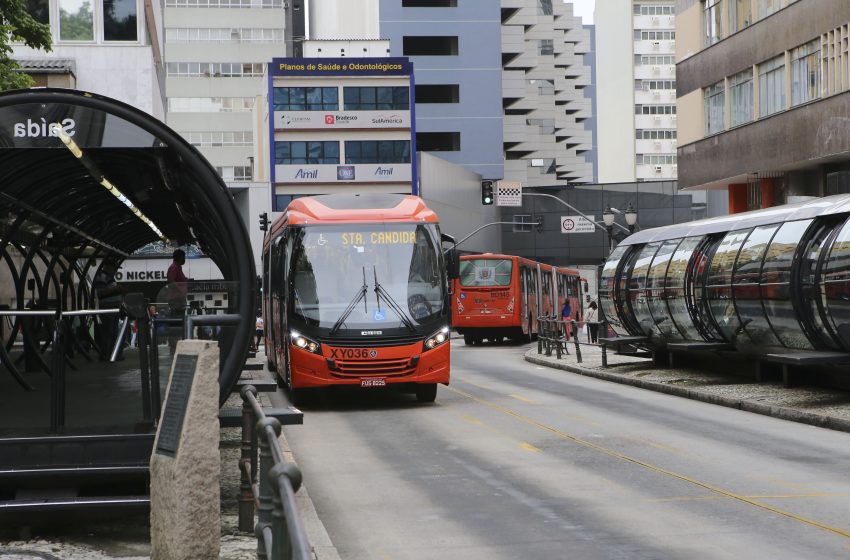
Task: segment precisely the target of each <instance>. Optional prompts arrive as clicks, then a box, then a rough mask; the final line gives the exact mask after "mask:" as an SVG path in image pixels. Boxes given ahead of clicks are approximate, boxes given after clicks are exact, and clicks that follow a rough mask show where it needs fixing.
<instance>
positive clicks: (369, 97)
mask: <svg viewBox="0 0 850 560" xmlns="http://www.w3.org/2000/svg"><path fill="white" fill-rule="evenodd" d="M342 95H343V101H344V106H345V110H346V111H379V110H387V111H407V110H409V109H410V88H409V87H404V86H397V87H389V86H388V87H347V88H343V94H342Z"/></svg>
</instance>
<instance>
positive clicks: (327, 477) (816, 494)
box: [285, 341, 850, 560]
mask: <svg viewBox="0 0 850 560" xmlns="http://www.w3.org/2000/svg"><path fill="white" fill-rule="evenodd" d="M453 345H454V346H453V348H452V367H453V369H452V383H451V386H450V387H442V386H441V387H440V390H439V392H438V394H437V402H436V404H433V405H420V404H417V403H416V401H415V398H414V397H413V395H406V394H399V393H395V392H392V391H387V390H382V389H373V390H355V391H341V392H338V393H331V394H319V395H314V396H312V397H311V398H309V399H308V400H307V402H306V403H305V404H304V405H303V406H302V407H301V408H302V409H303V410H304V414H305V417H304V425H301V426H289V427H286V428H285V433H286V437H287V440H288V441H289V444H290V446H291V448H292V451H293V453H294V456H295V459H296V460H297V461H298V463H299V465H300V467H301V469H302V472H303V473H304V478H305V484H306V486H307V488H308V490H309V493H310V495H311V497H312V500H313V503H314V504H315V507H316V510H317V511H318V514H319V517H320V518H321V520H322V521H323V523H324V525H325V527H326V529H327V531H328V534H329V535H330V538H331V540H332V541H333V543H334V545H335V546H336V548H337V550H338V551H339V554H340V556H341V557H342V558H344V559H346V560H359V559H378V560H400V559H441V560H445V559H464V560H476V559H488V560H492V559H502V558H505V559H508V558H510V559H516V558H521V559H538V558H539V559H558V558H569V559H584V558H588V559H614V558H616V559H629V560H634V559H641V558H646V559H666V558H688V559H694V558H700V559H702V558H735V559H740V558H748V559H760V558H766V559H768V558H769V559H784V558H789V559H801V558H805V559H807V560H811V559H815V558H825V559H826V558H828V559H836V558H850V434H847V433H842V432H834V431H830V430H825V429H822V428H816V427H812V426H807V425H802V424H796V423H792V422H787V421H783V420H778V419H775V418H770V417H765V416H760V415H755V414H751V413H746V412H742V411H738V410H734V409H729V408H725V407H718V406H714V405H710V404H705V403H701V402H696V401H690V400H686V399H682V398H679V397H673V396H668V395H664V394H659V393H654V392H650V391H645V390H642V389H637V388H633V387H629V386H624V385H618V384H613V383H608V382H605V381H599V380H595V379H591V378H585V377H581V376H578V375H574V374H570V373H567V372H563V371H557V370H553V369H549V368H542V367H540V366H535V365H532V364H529V363H526V362H524V361H523V359H522V355H523V353H524V350H525V349H526V348H527V346H479V347H469V348H467V347H465V346H463V345H462V343H461V344H458V343H457V341H454V342H453Z"/></svg>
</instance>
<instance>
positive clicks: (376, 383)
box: [360, 377, 387, 387]
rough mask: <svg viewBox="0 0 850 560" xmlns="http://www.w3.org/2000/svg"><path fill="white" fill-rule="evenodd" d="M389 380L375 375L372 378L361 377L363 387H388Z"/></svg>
mask: <svg viewBox="0 0 850 560" xmlns="http://www.w3.org/2000/svg"><path fill="white" fill-rule="evenodd" d="M386 385H387V380H386V379H384V378H383V377H373V378H371V379H361V380H360V386H361V387H386Z"/></svg>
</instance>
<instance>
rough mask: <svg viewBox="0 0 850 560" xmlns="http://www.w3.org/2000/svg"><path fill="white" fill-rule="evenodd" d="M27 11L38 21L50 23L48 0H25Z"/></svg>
mask: <svg viewBox="0 0 850 560" xmlns="http://www.w3.org/2000/svg"><path fill="white" fill-rule="evenodd" d="M27 13H28V14H29V15H31V16H32V19H34V20H35V21H37V22H38V23H44V24H50V2H49V0H27Z"/></svg>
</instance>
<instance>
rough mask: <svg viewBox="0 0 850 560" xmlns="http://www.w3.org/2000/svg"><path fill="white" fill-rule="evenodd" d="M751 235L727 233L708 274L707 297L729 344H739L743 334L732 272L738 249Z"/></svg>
mask: <svg viewBox="0 0 850 560" xmlns="http://www.w3.org/2000/svg"><path fill="white" fill-rule="evenodd" d="M749 233H750V230H743V231H731V232H729V233H727V234H726V236H725V237H724V238H723V241H721V242H720V246H719V247H718V248H717V252H715V253H714V258H712V259H711V265H710V267H709V272H708V281H707V286H708V289H707V294H706V297H707V299H708V305H709V309H710V310H711V314H712V315H713V317H714V321H715V322H716V323H717V326H718V327H719V328H720V332H721V333H722V334H723V337H724V338H725V339H726V340H728V341H729V342H737V341H738V338H739V337H740V336H741V335H742V333H743V329H742V328H741V322H740V320H739V319H738V314H737V312H736V311H735V303H734V301H733V300H732V271H733V270H734V266H735V259H736V258H737V256H738V250H739V249H740V248H741V245H743V243H744V240H745V239H746V238H747V235H748V234H749Z"/></svg>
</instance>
